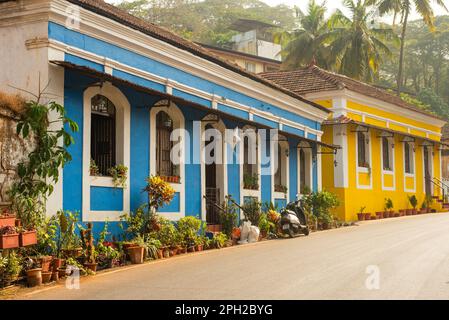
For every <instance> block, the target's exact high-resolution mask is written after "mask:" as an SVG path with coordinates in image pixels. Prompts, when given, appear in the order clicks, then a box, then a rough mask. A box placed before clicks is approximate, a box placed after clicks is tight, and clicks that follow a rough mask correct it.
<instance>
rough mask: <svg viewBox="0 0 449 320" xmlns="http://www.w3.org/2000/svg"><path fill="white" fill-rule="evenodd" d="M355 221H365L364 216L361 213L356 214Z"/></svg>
mask: <svg viewBox="0 0 449 320" xmlns="http://www.w3.org/2000/svg"><path fill="white" fill-rule="evenodd" d="M357 219H358V220H359V221H363V220H365V215H364V214H363V213H357Z"/></svg>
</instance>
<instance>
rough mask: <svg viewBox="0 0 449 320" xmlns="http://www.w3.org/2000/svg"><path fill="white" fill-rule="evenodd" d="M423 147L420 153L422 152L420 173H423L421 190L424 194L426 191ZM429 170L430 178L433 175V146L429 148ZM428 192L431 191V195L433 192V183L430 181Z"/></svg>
mask: <svg viewBox="0 0 449 320" xmlns="http://www.w3.org/2000/svg"><path fill="white" fill-rule="evenodd" d="M424 148H425V147H423V146H422V147H421V149H422V150H421V154H422V175H423V188H422V189H423V190H422V192H423V193H424V194H425V193H426V174H425V173H426V171H425V168H426V167H425V163H424ZM428 161H429V170H430V178H431V179H432V178H433V177H434V168H433V148H429V159H428ZM430 192H431V193H432V195H433V194H434V192H435V190H434V185H433V184H432V183H431V184H430Z"/></svg>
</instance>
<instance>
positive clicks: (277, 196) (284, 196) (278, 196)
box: [274, 191, 287, 199]
mask: <svg viewBox="0 0 449 320" xmlns="http://www.w3.org/2000/svg"><path fill="white" fill-rule="evenodd" d="M274 198H275V199H287V194H286V193H283V192H276V191H275V192H274Z"/></svg>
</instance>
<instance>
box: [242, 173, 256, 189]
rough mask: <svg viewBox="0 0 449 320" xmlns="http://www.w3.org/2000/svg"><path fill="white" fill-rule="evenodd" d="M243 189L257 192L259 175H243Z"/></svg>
mask: <svg viewBox="0 0 449 320" xmlns="http://www.w3.org/2000/svg"><path fill="white" fill-rule="evenodd" d="M243 188H244V189H246V190H259V175H258V174H257V173H256V174H250V173H245V174H244V175H243Z"/></svg>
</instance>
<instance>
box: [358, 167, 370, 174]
mask: <svg viewBox="0 0 449 320" xmlns="http://www.w3.org/2000/svg"><path fill="white" fill-rule="evenodd" d="M357 171H358V172H360V173H369V169H368V168H365V167H357Z"/></svg>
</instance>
